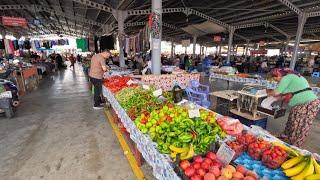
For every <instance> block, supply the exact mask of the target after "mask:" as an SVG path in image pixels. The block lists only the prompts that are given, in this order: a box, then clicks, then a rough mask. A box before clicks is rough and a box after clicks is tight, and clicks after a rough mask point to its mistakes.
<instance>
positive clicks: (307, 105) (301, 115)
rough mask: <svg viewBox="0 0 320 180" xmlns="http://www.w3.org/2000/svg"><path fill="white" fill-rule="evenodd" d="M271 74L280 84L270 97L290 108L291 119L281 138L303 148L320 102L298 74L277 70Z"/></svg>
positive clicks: (287, 70) (271, 92) (289, 70)
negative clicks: (279, 100) (281, 101)
mask: <svg viewBox="0 0 320 180" xmlns="http://www.w3.org/2000/svg"><path fill="white" fill-rule="evenodd" d="M271 73H272V76H273V77H274V79H275V80H276V81H279V84H278V87H277V88H276V89H275V90H272V91H269V92H268V95H270V96H275V97H278V98H280V99H282V100H283V101H285V102H286V101H287V102H288V106H289V108H290V113H289V118H288V121H287V123H286V127H285V130H284V132H283V133H282V134H281V135H280V138H281V139H282V140H284V141H287V142H288V143H290V144H292V145H295V146H298V147H301V145H302V144H303V142H304V140H305V138H306V136H307V135H308V133H309V130H310V128H311V125H312V121H313V120H314V119H315V118H316V115H317V113H318V111H319V109H320V100H319V99H318V97H317V96H316V95H315V94H314V92H313V91H312V90H311V88H310V86H309V83H308V81H307V80H306V79H305V78H304V77H303V76H300V75H299V74H298V73H297V72H295V71H292V70H291V69H279V68H276V69H273V70H272V72H271ZM290 97H291V98H290Z"/></svg>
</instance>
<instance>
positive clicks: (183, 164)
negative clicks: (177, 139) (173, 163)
mask: <svg viewBox="0 0 320 180" xmlns="http://www.w3.org/2000/svg"><path fill="white" fill-rule="evenodd" d="M189 166H190V163H189V161H187V160H183V161H181V162H180V167H181V169H183V170H186V169H187V168H188V167H189Z"/></svg>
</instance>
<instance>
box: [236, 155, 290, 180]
mask: <svg viewBox="0 0 320 180" xmlns="http://www.w3.org/2000/svg"><path fill="white" fill-rule="evenodd" d="M234 162H235V163H236V164H240V165H243V166H244V167H246V168H247V169H248V170H251V171H254V172H256V173H257V175H258V176H259V177H260V178H264V179H269V180H287V179H289V178H288V177H286V175H285V174H284V173H283V172H282V170H281V169H280V168H278V169H270V168H268V167H266V166H265V165H263V164H262V162H261V161H256V160H254V159H252V158H251V157H250V156H249V155H248V153H242V154H241V156H239V157H238V158H237V159H236V160H235V161H234Z"/></svg>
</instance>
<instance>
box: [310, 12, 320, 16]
mask: <svg viewBox="0 0 320 180" xmlns="http://www.w3.org/2000/svg"><path fill="white" fill-rule="evenodd" d="M307 16H308V17H316V16H320V11H315V12H309V13H308V14H307Z"/></svg>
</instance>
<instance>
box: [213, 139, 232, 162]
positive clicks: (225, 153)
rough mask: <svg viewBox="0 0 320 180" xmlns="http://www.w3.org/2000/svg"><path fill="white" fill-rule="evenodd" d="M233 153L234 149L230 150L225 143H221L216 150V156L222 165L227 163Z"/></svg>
mask: <svg viewBox="0 0 320 180" xmlns="http://www.w3.org/2000/svg"><path fill="white" fill-rule="evenodd" d="M234 154H235V152H234V150H232V149H231V148H230V147H229V146H228V145H227V144H226V143H223V144H222V145H221V146H220V148H219V150H218V152H217V158H218V160H219V161H220V162H221V163H222V164H223V165H228V164H229V163H230V162H231V160H232V158H233V156H234Z"/></svg>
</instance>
